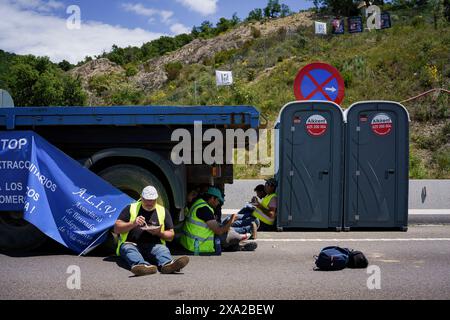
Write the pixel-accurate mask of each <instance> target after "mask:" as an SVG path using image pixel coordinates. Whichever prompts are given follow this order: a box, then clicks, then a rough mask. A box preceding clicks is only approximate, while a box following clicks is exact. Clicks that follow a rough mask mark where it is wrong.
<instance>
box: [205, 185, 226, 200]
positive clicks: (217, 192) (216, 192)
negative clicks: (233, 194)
mask: <svg viewBox="0 0 450 320" xmlns="http://www.w3.org/2000/svg"><path fill="white" fill-rule="evenodd" d="M206 193H207V194H209V195H211V196H214V197H216V198H217V199H219V201H220V203H221V204H223V203H224V202H225V200H224V199H223V196H222V192H220V190H219V189H217V188H215V187H209V188H208V191H206Z"/></svg>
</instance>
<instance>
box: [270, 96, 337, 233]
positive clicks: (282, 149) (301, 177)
mask: <svg viewBox="0 0 450 320" xmlns="http://www.w3.org/2000/svg"><path fill="white" fill-rule="evenodd" d="M276 128H277V129H278V133H277V135H276V138H275V140H276V151H275V154H276V156H275V170H276V172H277V177H278V189H277V194H278V212H277V226H278V228H279V229H285V228H311V229H329V228H334V229H337V230H340V229H341V227H342V210H343V205H342V198H343V197H342V194H343V190H342V188H343V141H344V136H343V134H344V121H343V112H342V109H341V108H340V107H339V106H338V105H337V104H335V103H333V102H328V101H296V102H291V103H289V104H287V105H286V106H284V107H283V109H282V110H281V111H280V115H279V117H278V120H277V123H276Z"/></svg>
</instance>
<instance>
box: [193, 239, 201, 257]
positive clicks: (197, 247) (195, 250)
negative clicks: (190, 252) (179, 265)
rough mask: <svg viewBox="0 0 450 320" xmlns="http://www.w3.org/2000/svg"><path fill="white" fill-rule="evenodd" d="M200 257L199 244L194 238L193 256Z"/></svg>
mask: <svg viewBox="0 0 450 320" xmlns="http://www.w3.org/2000/svg"><path fill="white" fill-rule="evenodd" d="M199 255H200V244H199V243H198V239H197V238H195V240H194V256H199Z"/></svg>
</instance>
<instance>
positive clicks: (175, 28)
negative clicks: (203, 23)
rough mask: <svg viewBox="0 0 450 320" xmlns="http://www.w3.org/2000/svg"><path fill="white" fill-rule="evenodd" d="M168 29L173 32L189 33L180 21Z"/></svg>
mask: <svg viewBox="0 0 450 320" xmlns="http://www.w3.org/2000/svg"><path fill="white" fill-rule="evenodd" d="M170 31H172V33H174V34H182V33H188V34H189V33H191V30H190V29H189V28H188V27H186V26H185V25H183V24H181V23H175V24H173V25H171V26H170Z"/></svg>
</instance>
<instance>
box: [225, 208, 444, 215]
mask: <svg viewBox="0 0 450 320" xmlns="http://www.w3.org/2000/svg"><path fill="white" fill-rule="evenodd" d="M239 210H241V209H222V214H223V215H230V214H233V213H238V212H239ZM408 214H409V215H410V216H411V215H412V216H414V215H450V209H409V210H408Z"/></svg>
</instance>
